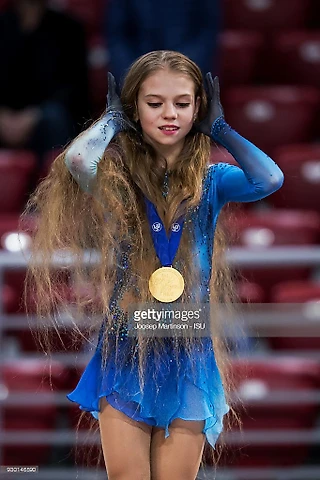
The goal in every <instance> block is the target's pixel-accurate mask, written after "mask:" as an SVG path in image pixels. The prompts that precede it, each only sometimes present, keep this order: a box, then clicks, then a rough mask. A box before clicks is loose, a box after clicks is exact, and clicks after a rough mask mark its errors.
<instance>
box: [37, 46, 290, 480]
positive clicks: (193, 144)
mask: <svg viewBox="0 0 320 480" xmlns="http://www.w3.org/2000/svg"><path fill="white" fill-rule="evenodd" d="M205 82H206V90H205V88H204V87H203V79H202V75H201V71H200V69H199V68H198V66H197V65H196V64H195V63H194V62H193V61H191V60H190V59H189V58H187V57H186V56H184V55H182V54H180V53H178V52H173V51H153V52H150V53H147V54H145V55H143V56H142V57H140V58H138V59H137V60H136V61H135V62H134V63H133V64H132V66H131V68H130V69H129V72H128V74H127V76H126V79H125V82H124V85H123V88H122V91H121V95H120V98H119V97H118V96H117V93H116V85H115V82H114V79H113V77H112V75H111V74H109V88H108V97H107V102H108V104H107V109H106V111H105V112H104V114H103V115H102V116H101V118H100V119H99V120H97V121H96V122H95V123H94V124H93V125H92V126H91V127H90V128H88V129H87V130H86V131H84V132H83V133H82V134H80V135H79V136H78V137H77V138H76V139H75V140H74V141H73V142H72V144H71V145H70V146H69V147H68V148H67V149H66V151H65V152H64V153H62V154H61V155H60V156H59V157H57V159H56V160H55V162H54V163H53V166H52V168H51V171H50V173H49V175H48V177H47V178H46V179H45V180H44V181H43V182H42V183H41V184H40V185H39V187H38V189H37V191H36V192H35V194H34V196H33V198H32V199H31V200H30V203H29V207H31V208H32V211H34V208H35V207H36V211H37V212H38V215H39V226H38V230H37V233H36V236H35V239H34V244H33V248H34V252H36V253H37V258H38V259H39V255H40V258H41V260H42V262H41V265H40V264H39V263H36V264H34V265H31V267H30V271H29V278H30V279H31V280H32V285H33V288H34V289H35V290H36V292H37V297H36V298H37V302H38V309H39V312H40V313H41V315H42V316H43V315H44V314H46V315H47V314H51V315H52V314H53V312H54V311H56V308H57V306H58V305H59V303H61V302H63V298H62V296H61V282H62V276H61V275H60V274H59V273H57V272H56V271H52V268H50V259H51V256H52V254H53V253H54V252H56V251H57V250H63V249H66V250H68V251H69V252H71V253H72V254H73V260H74V262H73V264H72V272H73V278H76V279H84V280H85V281H86V282H87V283H89V284H90V285H91V288H92V291H93V293H92V295H91V296H90V298H88V299H86V301H85V302H84V301H83V302H84V307H85V312H86V315H87V318H93V317H94V315H97V314H99V315H100V319H103V320H102V321H101V320H100V331H99V338H98V342H97V344H96V345H95V351H94V354H93V356H92V359H91V360H90V362H89V364H88V365H87V367H86V369H85V371H84V373H83V375H82V376H81V379H80V381H79V383H78V385H77V386H76V388H75V389H74V390H73V391H72V392H71V393H69V394H68V398H69V399H70V400H71V401H73V402H76V403H77V404H79V405H80V408H81V410H84V411H85V412H90V413H91V415H90V416H91V417H94V418H95V419H97V420H98V422H99V428H100V434H101V443H102V450H103V455H104V460H105V465H106V470H107V474H108V478H109V480H115V479H116V480H120V479H121V480H126V479H130V480H135V479H137V480H138V479H139V480H142V479H152V480H169V479H174V480H189V479H190V480H194V479H195V478H196V475H197V473H198V471H199V467H200V464H201V459H202V454H203V450H204V446H205V442H206V441H207V442H208V445H210V446H211V447H212V449H214V448H215V446H216V441H217V438H218V436H219V435H220V433H221V431H222V430H223V421H224V416H225V414H226V413H227V412H228V411H229V409H230V403H229V391H230V388H229V387H230V384H231V383H230V375H229V374H228V371H229V370H228V368H226V366H228V360H227V356H226V355H225V354H224V352H225V349H224V347H223V345H224V343H225V342H223V337H222V331H223V329H221V328H220V327H219V320H217V318H216V317H217V315H216V314H215V313H216V311H217V310H218V306H219V305H224V304H228V303H230V299H231V292H232V279H231V274H230V272H229V269H228V267H227V265H226V263H224V262H223V247H224V240H223V235H222V231H221V227H220V221H219V222H218V215H219V213H220V210H221V209H222V207H223V206H224V205H226V204H227V203H228V202H252V201H256V200H259V199H262V198H264V197H266V196H268V195H270V194H272V193H273V192H275V191H276V190H277V189H279V188H280V187H281V185H282V182H283V174H282V172H281V170H280V169H279V168H278V166H277V165H276V164H275V163H274V161H273V160H272V159H270V158H269V157H268V156H267V155H266V154H265V153H263V152H262V151H261V150H260V149H259V148H257V147H256V146H254V145H253V144H252V143H250V142H249V141H248V140H246V139H244V138H243V137H241V136H240V135H239V134H238V133H236V132H235V131H234V130H233V129H232V128H231V127H230V126H229V125H228V124H227V123H226V121H225V119H224V112H223V109H222V106H221V104H220V95H219V81H218V78H217V77H215V78H214V79H212V76H211V74H210V73H208V74H207V75H206V78H205ZM211 141H214V142H217V143H219V144H221V145H222V146H224V147H225V148H226V149H227V150H228V151H229V152H230V153H231V154H232V155H233V157H234V158H235V159H236V160H237V162H238V163H239V165H240V167H238V166H235V165H230V164H226V163H218V164H215V165H210V164H209V157H210V142H211ZM219 220H220V219H219ZM84 251H87V252H96V253H98V254H99V261H98V262H96V263H94V262H92V264H91V265H90V266H89V267H90V268H88V265H83V263H82V259H83V252H84ZM213 252H214V255H213ZM61 298H62V299H61ZM80 303H81V302H80V300H79V302H78V304H79V306H80ZM132 305H139V306H140V307H141V309H142V310H143V308H144V306H147V305H153V306H154V307H157V308H158V310H159V311H160V312H161V311H162V313H163V312H166V311H168V309H171V310H175V311H178V310H179V311H180V313H181V312H182V311H183V309H184V306H186V307H188V308H189V306H192V308H193V311H194V312H195V311H196V310H197V309H198V313H199V312H204V313H203V314H202V316H201V318H200V321H201V322H202V323H204V324H205V323H206V324H209V326H210V328H209V333H208V331H206V332H207V333H205V334H204V335H202V336H201V335H197V334H196V332H195V331H194V330H193V329H192V328H191V329H189V330H188V333H187V334H180V335H179V334H178V332H177V330H175V329H174V328H171V326H172V325H173V321H172V320H168V319H166V321H165V322H163V323H164V325H165V326H166V325H167V326H169V327H170V329H169V330H167V333H166V334H164V335H160V334H151V333H150V334H142V333H139V332H138V331H135V326H136V324H137V323H138V322H139V321H140V320H139V319H138V321H137V318H136V317H135V318H134V320H133V321H132V318H133V315H136V312H137V311H138V310H137V309H136V310H134V312H132V311H131V310H130V308H131V307H132ZM208 306H209V310H207V309H206V308H203V307H208ZM169 307H170V308H169ZM145 308H147V307H145ZM141 309H140V313H141ZM88 312H90V315H91V316H90V315H88ZM208 312H209V313H208ZM139 318H140V319H141V318H142V317H139ZM180 318H181V317H180ZM226 321H227V320H226V319H222V322H223V323H225V322H226ZM151 323H152V322H150V323H149V324H151ZM191 323H192V324H193V321H192V322H191ZM222 327H223V328H224V327H225V325H222ZM75 328H76V321H75ZM164 328H165V327H164ZM219 328H220V329H219ZM78 330H79V328H78ZM136 330H138V328H136ZM225 418H226V417H225ZM209 448H210V447H209Z"/></svg>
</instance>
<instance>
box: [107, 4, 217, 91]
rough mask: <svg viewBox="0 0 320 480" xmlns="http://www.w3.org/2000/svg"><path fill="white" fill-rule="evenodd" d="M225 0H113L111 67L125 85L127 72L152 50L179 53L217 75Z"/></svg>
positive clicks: (109, 32) (109, 11)
mask: <svg viewBox="0 0 320 480" xmlns="http://www.w3.org/2000/svg"><path fill="white" fill-rule="evenodd" d="M220 3H221V0H201V1H199V0H175V1H174V2H173V1H172V0H162V1H161V2H155V1H154V0H109V1H108V7H107V9H106V42H107V48H108V51H109V54H110V60H109V67H110V71H111V72H112V73H113V74H114V76H115V77H116V79H117V81H118V82H120V83H122V81H123V78H124V76H125V73H126V70H127V69H128V68H129V66H130V64H131V63H132V62H133V61H134V60H135V59H136V58H137V57H139V56H140V55H143V54H144V53H146V52H149V51H151V50H176V51H179V52H182V53H184V54H185V55H187V56H188V57H190V58H191V59H192V60H194V61H195V62H196V63H197V64H198V65H199V67H200V68H201V70H202V73H203V74H205V73H206V72H208V71H212V72H213V73H214V74H217V73H218V72H217V66H218V59H217V53H218V51H217V38H218V33H219V29H220V16H221V11H220Z"/></svg>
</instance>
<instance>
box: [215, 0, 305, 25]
mask: <svg viewBox="0 0 320 480" xmlns="http://www.w3.org/2000/svg"><path fill="white" fill-rule="evenodd" d="M224 7H225V24H226V26H227V28H236V29H248V30H257V31H263V32H270V31H274V30H281V29H293V28H300V27H302V28H303V27H304V26H305V24H306V22H307V19H308V16H309V14H310V7H311V2H310V0H224Z"/></svg>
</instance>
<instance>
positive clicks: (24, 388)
mask: <svg viewBox="0 0 320 480" xmlns="http://www.w3.org/2000/svg"><path fill="white" fill-rule="evenodd" d="M1 373H2V381H3V382H4V383H3V385H2V392H4V391H6V392H7V395H10V394H15V395H17V394H20V395H21V397H22V398H23V395H25V394H29V395H31V394H33V395H36V394H41V393H46V394H48V395H49V399H48V398H47V399H46V401H45V402H44V404H43V405H41V404H40V405H32V404H31V405H28V404H26V405H23V406H21V405H14V404H11V403H9V404H8V405H6V406H4V409H3V430H2V432H4V434H5V433H6V432H8V433H10V432H14V431H16V430H18V431H20V432H24V434H25V435H26V436H27V435H28V433H29V432H32V431H34V430H37V431H39V430H40V431H44V432H45V431H51V432H52V431H54V429H55V428H56V426H57V420H58V408H57V406H56V405H55V398H54V391H53V390H52V388H54V389H55V390H56V391H57V390H59V389H60V390H61V389H62V388H65V381H66V378H67V371H66V369H65V368H64V367H63V366H62V365H61V364H59V363H58V362H52V364H51V365H48V364H45V362H44V361H39V360H27V359H24V360H23V361H21V360H20V359H15V360H13V359H10V361H8V362H7V363H5V364H3V365H2V366H1ZM4 438H5V435H4ZM50 453H51V445H46V444H43V442H39V445H32V444H31V445H29V446H28V445H21V446H20V445H5V446H4V451H3V457H2V462H3V465H17V459H19V464H21V465H45V464H46V463H48V461H49V459H50Z"/></svg>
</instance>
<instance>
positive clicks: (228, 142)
mask: <svg viewBox="0 0 320 480" xmlns="http://www.w3.org/2000/svg"><path fill="white" fill-rule="evenodd" d="M211 137H212V138H213V139H214V140H215V141H217V142H219V143H220V144H221V145H223V146H224V147H225V148H226V149H227V150H228V152H229V153H231V155H232V156H233V157H234V158H235V159H236V161H237V162H238V163H239V165H240V167H241V168H239V167H237V166H235V165H230V164H225V166H224V167H220V169H219V170H220V176H219V180H218V185H217V186H218V190H219V196H220V198H221V199H222V202H223V203H226V202H229V201H233V202H254V201H256V200H261V199H262V198H265V197H267V196H268V195H271V194H272V193H274V192H275V191H276V190H278V189H279V188H280V187H281V186H282V184H283V179H284V176H283V173H282V171H281V170H280V168H279V167H278V165H277V164H276V163H275V162H274V161H273V160H272V159H271V158H270V157H268V155H266V154H265V153H264V152H262V150H260V149H259V148H258V147H256V146H255V145H253V143H251V142H249V141H248V140H246V139H245V138H243V137H242V136H241V135H239V134H238V133H237V132H235V131H234V130H233V129H232V128H231V127H230V126H229V125H228V124H227V123H226V122H225V120H224V118H223V117H219V118H218V119H217V120H216V121H215V122H214V123H213V125H212V129H211Z"/></svg>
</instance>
